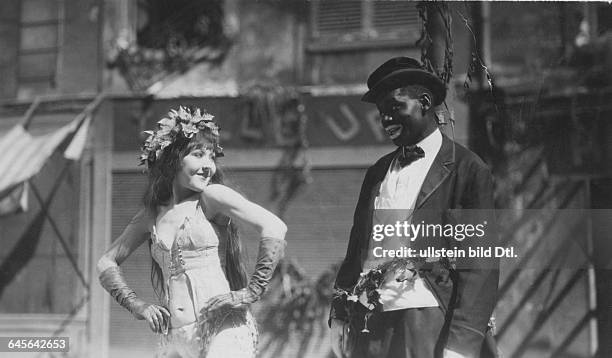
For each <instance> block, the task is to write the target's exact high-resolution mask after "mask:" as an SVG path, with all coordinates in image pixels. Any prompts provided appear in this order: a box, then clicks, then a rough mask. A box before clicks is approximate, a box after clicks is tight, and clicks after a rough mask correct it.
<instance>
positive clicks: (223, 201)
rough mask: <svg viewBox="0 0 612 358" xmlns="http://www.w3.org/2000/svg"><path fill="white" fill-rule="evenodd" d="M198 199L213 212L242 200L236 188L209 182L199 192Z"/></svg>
mask: <svg viewBox="0 0 612 358" xmlns="http://www.w3.org/2000/svg"><path fill="white" fill-rule="evenodd" d="M200 199H201V200H202V201H203V202H204V203H205V204H206V207H207V208H210V209H211V210H212V211H213V212H214V213H217V212H219V211H223V210H222V209H223V208H226V207H228V206H234V205H235V204H236V203H238V202H240V201H242V200H244V197H243V196H242V195H240V194H239V193H238V192H237V191H236V190H234V189H232V188H230V187H228V186H225V185H223V184H210V185H207V186H206V188H205V189H204V190H203V191H202V192H201V193H200Z"/></svg>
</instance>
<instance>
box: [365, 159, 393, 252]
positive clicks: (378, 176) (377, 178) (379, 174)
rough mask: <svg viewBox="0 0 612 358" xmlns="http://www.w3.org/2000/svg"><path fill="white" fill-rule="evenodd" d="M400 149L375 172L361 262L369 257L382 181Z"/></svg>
mask: <svg viewBox="0 0 612 358" xmlns="http://www.w3.org/2000/svg"><path fill="white" fill-rule="evenodd" d="M398 151H399V148H398V149H397V150H395V151H393V152H392V153H389V154H387V155H386V156H385V157H384V158H383V160H382V161H380V162H379V163H378V166H377V167H376V170H375V171H374V180H373V181H372V186H371V187H370V197H369V198H368V199H369V200H368V207H367V208H366V210H367V211H366V213H367V216H366V228H367V229H366V235H364V236H363V237H364V240H363V241H362V243H361V247H362V252H361V259H362V260H361V262H362V263H363V261H364V260H365V256H367V252H366V251H367V249H368V245H369V243H370V240H369V237H370V236H371V235H372V218H373V215H374V202H375V200H376V197H377V196H378V193H379V192H380V185H381V184H382V181H383V180H384V179H385V176H386V175H387V172H388V171H389V166H390V165H391V163H392V162H393V158H395V156H396V155H397V153H398Z"/></svg>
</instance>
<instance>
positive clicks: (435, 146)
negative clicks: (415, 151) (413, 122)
mask: <svg viewBox="0 0 612 358" xmlns="http://www.w3.org/2000/svg"><path fill="white" fill-rule="evenodd" d="M416 145H417V146H419V147H421V149H423V151H424V152H425V156H426V157H428V156H431V155H432V154H434V155H436V154H438V150H440V146H441V145H442V133H440V129H438V128H436V129H435V130H434V131H433V132H431V133H430V134H429V135H428V136H427V137H425V138H423V139H422V140H421V141H420V142H418V143H417V144H416Z"/></svg>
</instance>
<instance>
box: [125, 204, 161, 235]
mask: <svg viewBox="0 0 612 358" xmlns="http://www.w3.org/2000/svg"><path fill="white" fill-rule="evenodd" d="M154 224H155V218H154V217H153V214H152V213H151V212H150V211H149V210H147V209H146V208H145V207H141V208H140V210H138V212H137V213H136V215H134V216H133V217H132V220H130V225H133V226H137V227H139V228H140V229H141V230H142V231H146V232H149V231H151V228H152V227H153V225H154Z"/></svg>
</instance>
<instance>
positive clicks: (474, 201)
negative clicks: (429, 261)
mask: <svg viewBox="0 0 612 358" xmlns="http://www.w3.org/2000/svg"><path fill="white" fill-rule="evenodd" d="M398 150H399V149H398ZM396 153H397V151H395V152H392V153H389V154H387V155H386V156H384V157H382V158H381V159H380V160H378V162H376V164H374V165H373V166H372V167H370V168H369V169H368V171H367V173H366V176H365V179H364V181H363V185H362V187H361V192H360V194H359V200H358V202H357V207H356V209H355V214H354V218H353V227H352V229H351V234H350V240H349V245H348V249H347V253H346V258H345V259H344V261H343V263H342V265H341V267H340V270H339V272H338V276H337V278H336V287H337V288H341V289H344V290H347V291H348V290H350V289H351V288H352V287H353V286H354V285H355V284H356V282H357V279H358V278H359V274H360V273H361V272H362V262H363V260H364V259H365V257H366V256H367V250H368V245H369V242H370V237H371V233H372V213H373V210H374V199H375V198H376V196H377V195H378V192H379V188H380V184H381V182H382V181H383V179H384V178H385V175H386V173H387V171H388V169H389V166H390V164H391V162H392V160H393V158H394V156H395V155H396ZM449 209H493V183H492V178H491V174H490V172H489V170H488V168H487V166H486V165H485V164H484V163H483V162H482V160H481V159H480V158H478V157H477V156H476V155H475V154H474V153H472V152H471V151H469V150H467V149H466V148H464V147H462V146H460V145H458V144H456V143H454V142H453V141H452V140H450V139H449V138H448V137H446V136H443V141H442V147H441V148H440V151H439V152H438V155H437V156H436V158H435V159H434V162H433V163H432V166H431V168H430V170H429V172H428V173H427V175H426V177H425V181H424V183H423V185H422V187H421V191H420V193H419V195H418V197H417V201H416V205H415V211H414V213H413V215H414V216H413V221H412V222H413V223H418V222H420V221H421V219H424V220H426V222H427V223H433V222H438V223H449V222H452V220H449V217H448V213H449V212H450V211H451V210H449ZM488 212H489V213H491V212H492V210H488ZM432 216H435V217H434V218H432ZM495 240H496V235H491V237H487V241H486V243H487V244H488V245H491V246H495ZM418 241H419V240H416V241H415V243H417V242H418ZM433 242H437V243H438V244H439V245H441V246H445V247H450V246H455V247H456V246H459V247H461V245H464V246H463V248H465V249H466V250H467V248H466V246H467V245H472V244H473V241H470V243H468V240H465V241H464V242H458V241H456V240H454V239H442V240H430V241H429V242H428V243H427V245H428V246H432V245H431V244H432V243H433ZM423 243H424V242H422V243H421V244H423ZM485 260H486V262H485ZM456 264H457V266H456V268H454V267H451V266H448V265H445V266H444V267H443V269H440V268H438V269H434V270H427V271H423V272H422V276H423V277H424V279H425V282H426V283H427V284H428V285H429V287H430V289H431V290H432V292H433V293H434V295H435V296H436V298H437V299H438V303H439V304H440V307H441V308H442V309H443V310H444V311H445V317H446V320H447V327H448V332H447V334H448V336H447V337H445V338H443V339H446V344H445V347H446V348H449V349H451V350H453V351H456V352H459V353H463V354H467V355H470V356H476V355H478V352H479V351H480V348H481V346H482V342H483V338H484V334H485V331H486V328H487V323H488V321H489V318H490V316H491V313H492V311H493V308H494V306H495V303H496V301H497V285H498V279H499V271H498V269H497V266H496V263H495V262H492V261H491V260H490V259H458V260H457V262H456ZM440 265H442V263H440ZM345 303H346V301H345V300H342V299H334V301H333V302H332V309H331V313H330V320H331V318H339V319H342V320H347V314H346V310H345Z"/></svg>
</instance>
